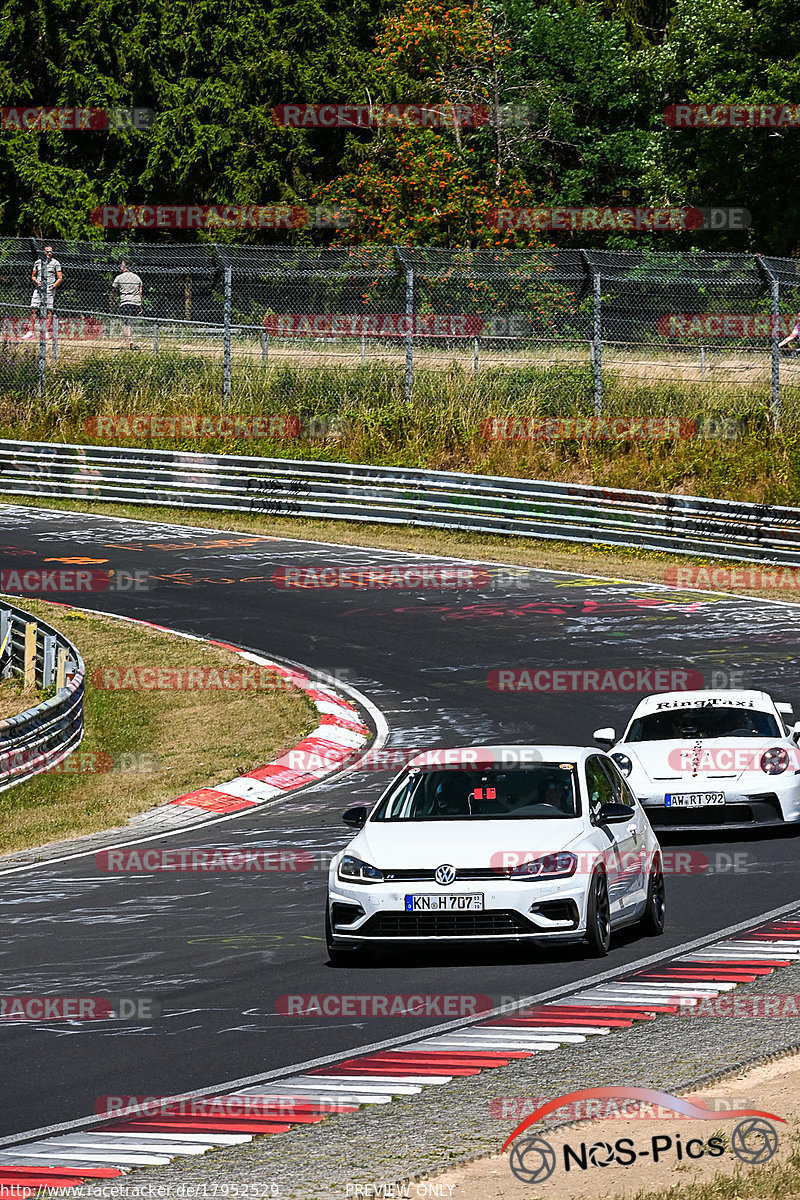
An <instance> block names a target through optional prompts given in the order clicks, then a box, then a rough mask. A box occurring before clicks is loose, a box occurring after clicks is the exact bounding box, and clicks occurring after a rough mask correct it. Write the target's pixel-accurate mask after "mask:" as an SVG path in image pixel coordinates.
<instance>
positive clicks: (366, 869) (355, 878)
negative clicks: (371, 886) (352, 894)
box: [337, 854, 383, 883]
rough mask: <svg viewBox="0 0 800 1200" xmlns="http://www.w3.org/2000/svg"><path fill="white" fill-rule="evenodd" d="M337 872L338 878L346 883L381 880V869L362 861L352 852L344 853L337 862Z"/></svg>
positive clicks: (376, 881)
mask: <svg viewBox="0 0 800 1200" xmlns="http://www.w3.org/2000/svg"><path fill="white" fill-rule="evenodd" d="M337 873H338V876H339V878H340V879H343V880H346V882H347V883H382V882H383V871H379V870H378V868H377V867H373V866H371V864H370V863H367V862H363V861H362V859H360V858H354V857H353V855H352V854H345V856H344V858H343V859H342V861H341V862H340V863H339V870H338V872H337Z"/></svg>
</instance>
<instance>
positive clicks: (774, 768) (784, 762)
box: [761, 746, 789, 775]
mask: <svg viewBox="0 0 800 1200" xmlns="http://www.w3.org/2000/svg"><path fill="white" fill-rule="evenodd" d="M788 766H789V755H788V753H787V751H786V750H784V748H783V746H773V747H772V749H771V750H765V751H764V753H763V754H762V755H761V770H762V771H763V772H764V774H765V775H782V774H783V772H784V771H785V770H786V768H787V767H788Z"/></svg>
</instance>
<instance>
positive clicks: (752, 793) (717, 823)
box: [632, 774, 800, 832]
mask: <svg viewBox="0 0 800 1200" xmlns="http://www.w3.org/2000/svg"><path fill="white" fill-rule="evenodd" d="M797 780H800V777H796V776H795V775H794V774H793V775H792V777H791V779H790V780H789V781H788V783H787V785H784V786H783V787H780V786H775V784H774V783H773V786H772V787H770V786H769V784H768V785H767V786H766V787H765V786H764V783H763V779H759V780H757V781H753V783H752V784H751V785H750V786H749V787H748V782H749V781H745V783H744V786H742V784H741V783H740V782H739V781H737V787H736V788H732V787H726V786H724V785H721V783H720V781H719V780H718V779H708V780H699V781H697V782H695V781H693V782H692V788H691V790H692V791H694V792H723V793H724V795H725V803H724V804H708V805H701V806H699V807H697V808H683V807H680V808H673V807H670V808H667V806H666V803H665V795H666V793H667V791H668V790H669V789H670V783H669V782H667V781H662V782H661V783H660V784H659V790H658V791H656V790H655V787H654V785H653V784H652V783H650V782H648V783H647V784H645V785H644V786H642V785H638V786H637V785H636V784H633V785H632V786H633V788H634V791H635V792H636V794H637V796H638V798H639V800H640V802H641V804H642V807H643V808H644V810H645V812H646V813H647V819H648V820H649V822H650V824H651V825H652V826H653V827H654V828H655V829H662V830H668V829H674V830H675V831H676V832H677V831H687V830H692V829H746V828H766V827H780V826H782V825H788V824H793V823H795V822H797V821H800V782H798V781H797ZM770 782H771V783H772V780H770ZM759 785H760V786H759ZM672 790H674V791H677V790H678V789H677V787H676V786H675V785H672ZM680 790H681V791H688V790H689V788H688V787H686V786H685V785H684V786H682V787H681V789H680Z"/></svg>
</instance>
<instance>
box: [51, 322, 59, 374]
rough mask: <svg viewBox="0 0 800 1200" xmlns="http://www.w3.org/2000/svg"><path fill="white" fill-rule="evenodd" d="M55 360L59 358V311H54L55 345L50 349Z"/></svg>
mask: <svg viewBox="0 0 800 1200" xmlns="http://www.w3.org/2000/svg"><path fill="white" fill-rule="evenodd" d="M50 353H51V355H52V357H53V362H55V361H56V359H57V358H58V313H56V312H53V346H52V349H51V351H50Z"/></svg>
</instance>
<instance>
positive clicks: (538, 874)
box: [509, 850, 578, 879]
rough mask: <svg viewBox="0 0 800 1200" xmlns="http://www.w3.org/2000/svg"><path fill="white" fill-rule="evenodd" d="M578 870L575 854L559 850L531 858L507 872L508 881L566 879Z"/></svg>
mask: <svg viewBox="0 0 800 1200" xmlns="http://www.w3.org/2000/svg"><path fill="white" fill-rule="evenodd" d="M577 869H578V856H577V854H572V853H570V851H569V850H559V851H558V853H556V854H545V855H543V857H542V858H532V859H531V860H530V862H526V863H521V864H520V866H518V867H514V868H513V870H511V871H510V872H509V879H566V878H568V876H570V875H574V874H575V872H576V871H577Z"/></svg>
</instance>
